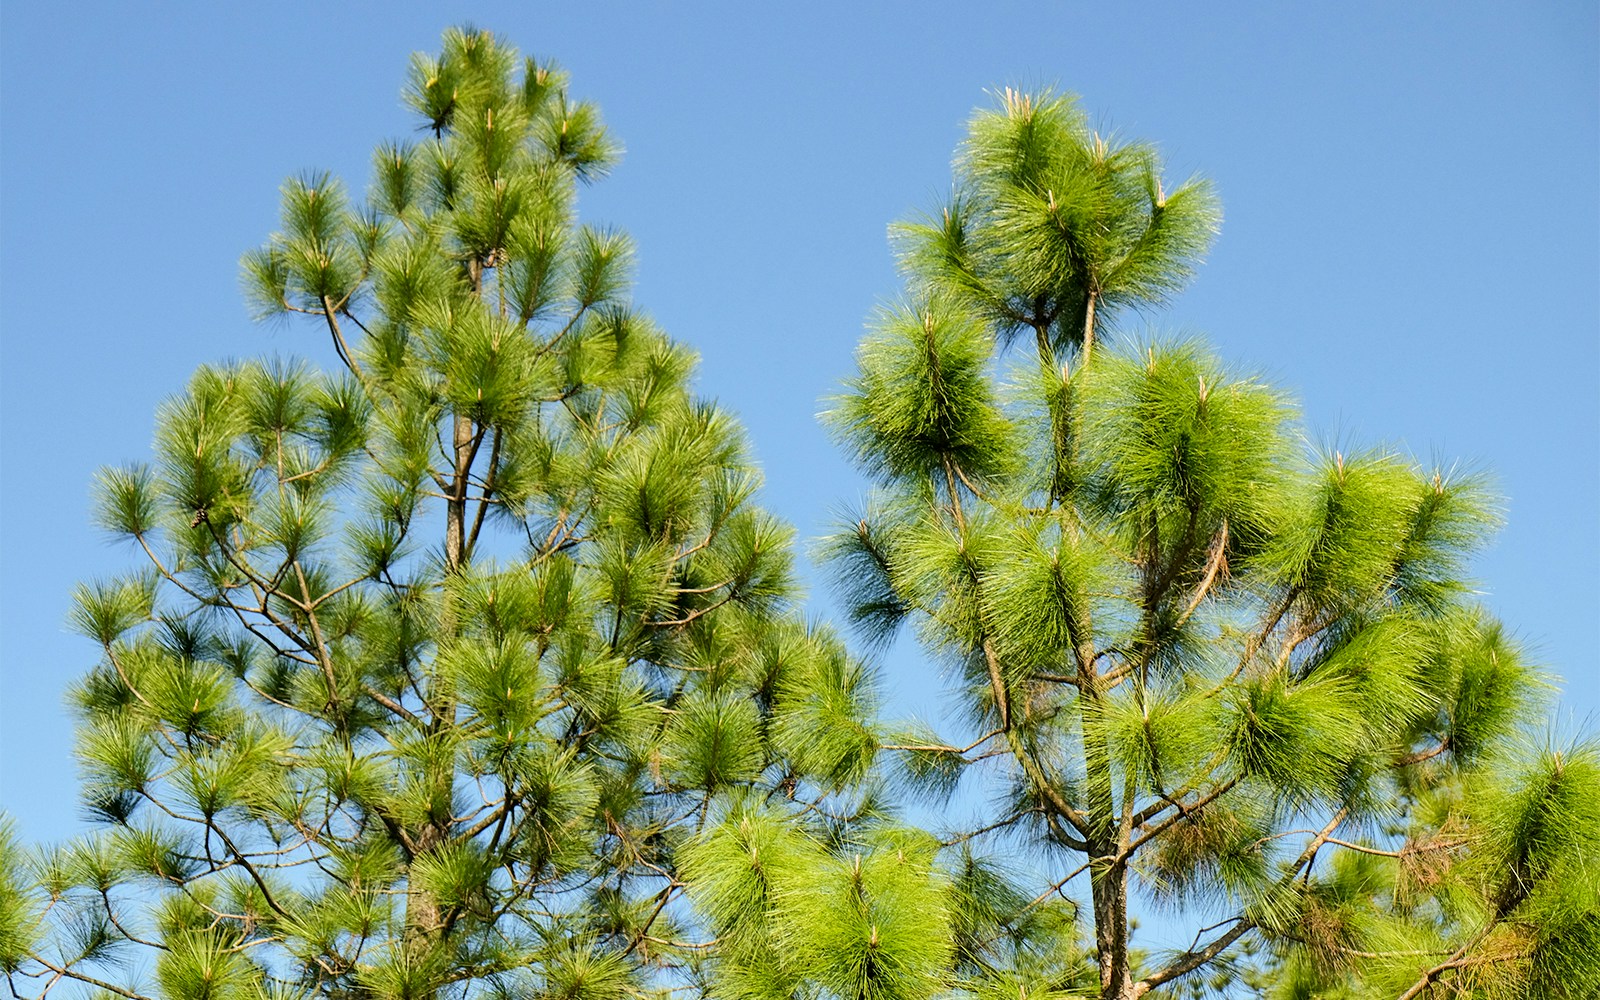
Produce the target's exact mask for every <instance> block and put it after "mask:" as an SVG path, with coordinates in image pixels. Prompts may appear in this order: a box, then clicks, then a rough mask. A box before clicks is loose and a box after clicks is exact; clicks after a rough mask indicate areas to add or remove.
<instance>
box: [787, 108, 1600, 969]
mask: <svg viewBox="0 0 1600 1000" xmlns="http://www.w3.org/2000/svg"><path fill="white" fill-rule="evenodd" d="M1219 221H1220V211H1219V207H1218V203H1217V200H1216V198H1215V196H1214V195H1213V193H1212V192H1211V189H1210V188H1209V186H1208V185H1207V184H1206V183H1205V182H1203V181H1190V182H1186V183H1182V184H1176V185H1170V184H1168V183H1167V182H1165V181H1164V180H1163V178H1162V175H1161V164H1160V161H1159V158H1158V156H1157V154H1156V153H1155V151H1154V150H1153V148H1152V147H1150V146H1149V145H1147V144H1144V143H1139V142H1123V141H1118V140H1115V139H1110V138H1107V137H1105V136H1102V135H1100V134H1098V133H1097V132H1095V131H1094V130H1093V129H1092V128H1091V126H1090V124H1089V122H1088V120H1087V118H1086V116H1085V115H1084V114H1083V113H1082V112H1081V111H1080V110H1079V109H1078V108H1077V107H1076V105H1075V104H1074V102H1073V101H1071V100H1070V99H1067V98H1064V97H1061V96H1058V95H1053V94H1049V93H1042V94H1026V93H1019V92H1015V91H1011V90H1007V91H1005V92H1004V93H1003V94H1002V95H1000V100H999V106H998V107H996V108H993V109H991V110H986V111H982V112H980V113H978V114H977V115H976V116H975V117H974V118H973V120H972V123H971V129H970V133H969V136H968V138H967V140H966V142H965V144H964V145H963V146H962V147H961V149H960V151H959V153H958V155H957V159H956V184H955V188H954V195H953V197H952V198H951V200H950V201H949V203H948V204H947V205H946V206H945V207H943V208H942V209H941V210H940V211H938V212H937V213H936V214H934V215H933V216H931V217H929V218H926V219H923V220H920V221H918V222H915V223H912V224H908V225H904V226H901V227H900V228H899V229H898V230H897V241H898V244H897V245H898V248H899V251H900V254H901V260H902V263H903V265H904V271H905V274H906V278H907V289H906V292H905V296H904V299H903V300H902V302H901V303H900V304H899V305H897V306H894V307H891V308H889V309H886V310H885V311H883V312H882V313H881V314H880V315H879V316H878V317H877V319H876V320H875V321H874V323H873V324H872V328H871V330H870V332H869V333H868V335H867V337H866V339H865V340H864V342H863V343H862V346H861V349H860V353H859V365H860V370H859V373H858V374H857V375H856V376H855V377H854V378H853V379H852V380H851V381H850V382H849V383H848V386H847V388H846V391H845V392H844V394H843V395H842V396H840V397H839V398H838V399H837V400H836V402H835V405H834V406H833V409H832V410H831V412H830V414H829V420H830V421H831V423H832V426H833V427H834V429H835V430H836V431H837V433H838V436H839V438H840V439H841V441H842V442H843V443H844V445H845V446H846V448H848V449H849V451H850V452H851V453H852V454H853V456H854V457H855V458H856V460H857V461H858V463H859V464H860V466H861V468H862V469H863V470H864V471H865V472H866V473H867V474H868V475H869V476H871V477H872V478H873V480H874V481H875V482H876V483H877V486H878V489H877V492H876V494H875V495H874V498H873V499H872V501H871V502H870V504H869V505H868V508H867V509H865V510H863V511H862V512H861V513H860V515H859V516H858V517H852V518H850V519H849V521H848V523H846V524H844V525H843V526H842V527H841V529H840V530H839V531H838V533H837V534H836V535H835V536H834V537H833V538H832V539H831V541H830V542H829V543H828V551H829V554H830V556H831V558H832V560H833V563H834V565H835V567H836V568H837V569H838V571H839V575H840V578H841V580H842V581H843V584H844V587H843V591H844V593H845V595H846V596H847V598H848V599H849V601H850V604H851V607H852V608H853V611H852V614H853V616H854V618H855V620H856V622H857V624H858V625H859V626H861V628H862V630H863V632H864V633H865V634H866V635H867V636H868V637H869V638H878V639H883V638H887V637H888V636H890V635H891V634H892V633H893V632H894V631H895V629H896V627H897V626H898V625H899V624H900V623H901V622H903V621H906V620H910V621H912V622H914V623H915V624H916V626H917V631H918V636H919V638H920V640H921V643H922V645H923V648H924V649H925V650H926V651H927V653H928V654H929V657H930V665H929V667H928V669H930V670H932V669H935V667H934V664H941V665H943V666H944V667H945V668H946V669H947V670H948V671H950V672H951V673H952V674H953V675H954V677H955V679H956V681H957V686H958V688H959V690H960V691H961V692H962V698H961V701H960V703H959V705H958V706H957V712H956V713H955V714H956V715H957V716H964V717H965V718H967V719H970V720H971V728H970V731H968V732H966V733H965V734H964V735H963V736H962V738H960V739H953V740H952V739H941V738H939V737H937V736H935V735H934V734H933V733H932V732H931V731H928V730H926V729H925V728H923V729H913V730H911V731H908V732H906V733H905V734H903V735H901V736H900V737H898V738H895V739H893V740H891V741H890V743H889V747H890V749H889V751H888V752H889V753H891V754H893V755H895V756H896V757H898V758H899V765H900V767H901V769H902V771H903V772H904V774H905V776H906V778H907V780H908V782H909V784H910V785H911V786H912V787H914V788H921V789H922V790H924V791H929V792H932V793H936V794H948V793H949V792H950V791H951V790H952V789H955V788H962V789H965V790H966V792H965V794H968V795H977V794H984V795H986V796H988V798H989V799H990V801H993V802H996V803H997V806H996V809H995V811H994V813H993V814H992V815H989V816H987V817H985V818H984V820H983V822H982V823H981V825H980V827H979V828H977V829H962V828H951V829H948V830H944V831H942V834H943V837H942V843H943V844H944V846H945V851H944V853H943V854H942V855H941V856H940V857H939V858H938V859H935V860H933V861H931V862H930V864H931V866H932V867H933V868H934V869H935V870H937V871H941V872H943V873H944V875H943V877H944V878H945V879H946V885H945V887H944V888H943V889H942V890H940V892H941V895H940V898H941V899H942V900H943V902H942V904H941V905H942V906H943V907H944V911H945V914H946V920H947V924H948V927H949V931H950V933H949V936H948V937H947V938H945V939H944V941H943V942H942V943H941V947H945V948H947V949H948V950H949V954H950V956H951V962H950V965H949V967H948V971H947V973H946V975H945V977H944V978H943V979H942V980H941V981H942V984H943V988H944V989H946V990H948V991H950V992H951V994H952V995H970V996H984V997H989V996H994V997H1001V996H1004V997H1045V996H1052V997H1054V996H1063V997H1064V996H1073V997H1091V996H1092V997H1101V998H1104V1000H1132V998H1135V997H1140V996H1143V995H1146V994H1148V993H1154V994H1157V995H1169V996H1170V995H1181V994H1182V993H1183V992H1185V991H1190V992H1192V993H1194V994H1196V995H1200V994H1204V993H1206V992H1207V991H1208V990H1213V991H1218V992H1221V993H1224V994H1226V995H1236V996H1237V995H1243V994H1245V993H1248V992H1252V986H1251V984H1254V988H1256V989H1259V990H1261V991H1264V992H1265V993H1266V994H1267V995H1270V996H1273V997H1285V998H1288V997H1312V996H1324V997H1363V998H1366V997H1373V998H1377V997H1388V998H1393V997H1401V998H1405V1000H1412V998H1416V997H1423V996H1426V997H1443V996H1461V997H1482V998H1489V997H1510V996H1530V997H1531V996H1549V997H1593V996H1596V995H1600V992H1597V991H1600V806H1597V804H1596V803H1600V750H1597V747H1596V745H1595V743H1593V742H1592V741H1590V742H1580V743H1579V744H1577V745H1575V746H1570V747H1565V748H1558V747H1557V746H1555V745H1553V744H1549V743H1548V742H1547V743H1544V744H1541V743H1540V742H1539V740H1538V739H1537V738H1534V739H1532V740H1531V741H1530V739H1529V737H1528V736H1527V734H1528V733H1529V732H1530V730H1529V728H1528V727H1529V726H1530V725H1536V720H1537V719H1538V718H1539V713H1540V696H1541V694H1542V691H1543V689H1544V688H1545V682H1544V680H1543V679H1542V677H1541V676H1540V674H1539V672H1538V671H1537V670H1536V669H1535V668H1534V667H1533V666H1532V665H1531V664H1530V662H1529V661H1528V658H1527V656H1526V654H1525V653H1524V651H1523V650H1522V649H1521V648H1520V646H1519V644H1518V643H1517V642H1516V641H1514V640H1513V639H1512V637H1511V636H1510V635H1509V634H1508V633H1507V631H1506V630H1505V629H1504V628H1503V627H1502V626H1501V625H1500V624H1499V623H1498V622H1496V621H1495V620H1494V618H1493V617H1492V616H1491V615H1490V614H1489V613H1488V612H1487V611H1486V610H1485V609H1484V608H1483V607H1482V606H1481V604H1480V603H1479V602H1478V601H1477V600H1476V598H1475V596H1474V591H1473V589H1472V584H1471V582H1470V580H1469V579H1468V578H1467V577H1466V575H1465V573H1466V570H1467V564H1468V560H1469V558H1470V556H1471V554H1472V552H1473V551H1474V550H1475V549H1476V548H1477V547H1478V546H1480V545H1481V544H1482V543H1483V541H1484V539H1485V538H1486V536H1487V535H1488V533H1489V532H1490V531H1491V530H1492V529H1493V527H1494V526H1495V523H1496V521H1497V518H1498V514H1497V504H1496V500H1495V497H1494V496H1493V494H1492V492H1491V491H1490V490H1489V489H1488V487H1487V485H1486V483H1485V482H1484V480H1483V478H1482V477H1481V476H1477V475H1473V474H1465V473H1462V472H1459V471H1454V470H1450V469H1441V468H1430V467H1425V466H1423V465H1420V464H1418V463H1417V462H1415V461H1413V460H1411V459H1409V458H1407V457H1405V456H1404V455H1402V454H1399V453H1397V452H1395V451H1392V450H1388V449H1385V448H1372V449H1364V450H1356V451H1348V452H1341V451H1336V450H1331V449H1330V450H1317V449H1314V448H1309V447H1308V446H1307V445H1306V444H1305V438H1304V436H1303V435H1302V433H1301V431H1300V430H1299V427H1298V425H1297V423H1296V413H1295V409H1294V407H1293V405H1292V403H1291V402H1290V400H1289V399H1288V398H1287V397H1286V396H1285V394H1284V393H1283V392H1281V391H1279V390H1277V389H1275V388H1273V387H1272V386H1270V385H1268V384H1267V383H1266V382H1264V381H1262V380H1261V379H1260V378H1258V377H1255V376H1253V375H1251V374H1249V373H1245V372H1241V371H1239V370H1237V369H1234V368H1232V367H1230V366H1228V365H1225V364H1223V363H1222V362H1220V361H1219V360H1218V359H1217V358H1216V357H1214V356H1213V355H1212V354H1211V353H1210V352H1209V351H1208V350H1207V349H1206V348H1205V347H1203V346H1201V345H1200V344H1198V343H1194V342H1189V341H1176V340H1170V339H1159V338H1158V339H1155V340H1152V341H1141V340H1138V339H1136V338H1134V337H1131V336H1122V337H1119V338H1108V336H1107V331H1109V330H1112V329H1114V327H1113V325H1112V324H1114V323H1115V322H1116V321H1117V320H1118V319H1121V318H1123V317H1127V316H1130V315H1137V314H1138V312H1139V311H1142V310H1148V309H1150V308H1152V307H1154V306H1157V305H1160V304H1161V303H1163V302H1164V301H1165V300H1166V299H1167V298H1168V297H1169V296H1170V295H1171V294H1172V293H1174V292H1176V291H1177V290H1179V289H1180V288H1182V287H1183V285H1184V284H1185V283H1186V282H1187V281H1188V279H1189V278H1190V276H1191V274H1192V272H1193V270H1194V268H1195V266H1196V264H1197V263H1198V262H1199V260H1200V258H1201V257H1202V256H1203V254H1204V253H1205V252H1206V250H1207V248H1208V247H1209V245H1210V242H1211V239H1212V237H1213V235H1214V233H1215V232H1216V230H1217V227H1218V225H1219ZM1008 348H1010V349H1012V350H1011V351H1010V353H1008ZM1019 858H1020V859H1021V860H1019ZM1136 897H1139V898H1142V899H1143V900H1144V904H1143V905H1144V906H1145V907H1147V908H1155V909H1158V910H1159V911H1161V913H1162V917H1161V919H1162V920H1163V921H1164V922H1167V923H1170V924H1176V925H1177V926H1179V927H1182V926H1185V925H1187V926H1189V927H1190V928H1191V930H1190V931H1189V932H1185V933H1184V934H1183V939H1184V940H1185V941H1189V940H1191V938H1190V934H1191V933H1192V943H1191V944H1189V945H1188V946H1187V947H1185V948H1181V949H1179V950H1177V951H1175V952H1169V953H1153V952H1149V951H1146V950H1141V949H1139V948H1137V947H1135V941H1134V935H1133V928H1134V924H1135V919H1136V916H1137V912H1136V910H1137V908H1136V906H1135V898H1136ZM780 919H781V920H789V921H790V922H791V923H792V921H793V920H794V918H793V917H792V916H781V917H780ZM779 932H780V931H779V930H775V931H773V933H779ZM934 992H937V991H934ZM767 995H772V996H777V995H780V994H778V993H773V994H767ZM782 995H787V994H782ZM860 995H863V996H865V995H869V994H868V993H865V992H863V993H861V994H860ZM885 995H890V994H885ZM917 995H925V994H922V993H919V994H917Z"/></svg>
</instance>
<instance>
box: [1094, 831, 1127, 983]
mask: <svg viewBox="0 0 1600 1000" xmlns="http://www.w3.org/2000/svg"><path fill="white" fill-rule="evenodd" d="M1091 849H1092V850H1093V851H1094V852H1095V854H1096V855H1098V856H1099V857H1108V856H1115V855H1116V853H1117V845H1116V843H1115V842H1114V841H1112V840H1111V839H1110V838H1107V839H1106V840H1105V841H1100V840H1096V841H1095V843H1094V844H1093V845H1092V847H1091ZM1089 885H1090V893H1091V895H1092V897H1093V900H1094V939H1095V952H1096V954H1097V955H1098V957H1099V962H1100V997H1101V1000H1132V998H1133V997H1134V996H1136V994H1135V992H1134V982H1133V970H1132V968H1131V967H1130V965H1129V962H1128V868H1127V866H1126V864H1124V863H1123V862H1121V861H1119V862H1117V863H1115V864H1113V865H1111V866H1110V867H1106V868H1099V867H1091V868H1090V869H1089Z"/></svg>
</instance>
